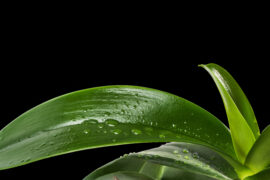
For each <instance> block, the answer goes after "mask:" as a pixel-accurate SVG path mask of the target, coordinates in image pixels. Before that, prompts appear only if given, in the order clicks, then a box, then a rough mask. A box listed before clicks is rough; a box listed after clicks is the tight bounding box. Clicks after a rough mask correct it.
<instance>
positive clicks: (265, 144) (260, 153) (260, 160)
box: [245, 125, 270, 178]
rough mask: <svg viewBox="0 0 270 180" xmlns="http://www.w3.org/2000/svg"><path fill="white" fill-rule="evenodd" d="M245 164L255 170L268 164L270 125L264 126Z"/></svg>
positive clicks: (269, 163)
mask: <svg viewBox="0 0 270 180" xmlns="http://www.w3.org/2000/svg"><path fill="white" fill-rule="evenodd" d="M245 164H246V165H247V166H248V167H250V168H251V169H253V170H254V171H256V172H259V171H261V170H263V169H264V168H266V167H269V166H270V125H268V126H267V127H266V128H265V130H264V131H263V132H262V134H261V136H260V137H259V138H258V139H257V141H256V142H255V144H254V146H253V147H252V149H251V150H250V152H249V154H248V156H247V159H246V163H245ZM269 178H270V176H269Z"/></svg>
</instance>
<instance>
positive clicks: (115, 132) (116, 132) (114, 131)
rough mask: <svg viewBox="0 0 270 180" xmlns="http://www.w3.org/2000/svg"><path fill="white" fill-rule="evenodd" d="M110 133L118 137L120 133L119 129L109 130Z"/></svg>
mask: <svg viewBox="0 0 270 180" xmlns="http://www.w3.org/2000/svg"><path fill="white" fill-rule="evenodd" d="M111 132H112V133H113V134H115V135H118V134H120V133H121V132H122V131H121V130H120V129H114V130H111Z"/></svg>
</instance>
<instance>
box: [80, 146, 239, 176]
mask: <svg viewBox="0 0 270 180" xmlns="http://www.w3.org/2000/svg"><path fill="white" fill-rule="evenodd" d="M121 172H132V173H133V174H137V175H144V176H147V177H149V178H151V179H155V180H156V179H172V180H173V179H191V180H193V179H220V180H228V179H237V178H238V175H237V174H236V172H235V170H234V168H233V167H232V166H231V165H230V164H228V162H227V161H226V160H225V159H224V158H223V157H222V156H220V154H218V153H216V152H215V151H213V150H211V149H209V148H207V147H204V146H202V145H196V144H188V143H168V144H165V145H163V146H161V147H158V148H154V149H150V150H146V151H142V152H139V153H132V154H129V155H126V156H124V157H122V158H120V159H117V160H115V161H113V162H111V163H109V164H107V165H105V166H103V167H101V168H99V169H97V170H96V171H94V172H93V173H91V174H90V175H89V176H87V177H86V178H85V180H94V179H103V178H104V177H106V178H108V179H109V178H111V179H112V177H113V176H116V175H115V174H116V173H118V174H119V173H121ZM116 177H118V176H116ZM119 179H120V178H119Z"/></svg>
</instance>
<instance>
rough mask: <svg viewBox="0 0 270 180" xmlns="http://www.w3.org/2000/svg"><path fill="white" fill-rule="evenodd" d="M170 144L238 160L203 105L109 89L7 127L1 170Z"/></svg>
mask: <svg viewBox="0 0 270 180" xmlns="http://www.w3.org/2000/svg"><path fill="white" fill-rule="evenodd" d="M217 135H218V140H219V141H218V142H217ZM171 141H187V142H196V143H198V144H204V145H206V146H209V147H212V148H214V149H217V150H218V151H221V152H224V153H225V154H228V155H229V156H232V157H235V154H234V151H233V146H232V142H231V137H230V132H229V130H228V129H227V128H226V127H225V125H224V124H222V123H221V122H220V121H219V120H218V119H217V118H216V117H214V116H213V115H211V114H210V113H208V112H207V111H205V110H204V109H202V108H200V107H199V106H197V105H195V104H193V103H191V102H189V101H187V100H185V99H183V98H180V97H177V96H174V95H172V94H169V93H165V92H161V91H158V90H153V89H149V88H142V87H135V86H105V87H98V88H91V89H86V90H81V91H77V92H73V93H69V94H66V95H63V96H60V97H57V98H54V99H52V100H49V101H47V102H45V103H43V104H41V105H39V106H37V107H35V108H33V109H31V110H30V111H28V112H26V113H24V114H22V115H21V116H19V117H18V118H17V119H15V120H14V121H13V122H11V123H10V124H9V125H7V126H6V127H5V128H4V129H2V130H1V131H0V169H7V168H11V167H15V166H19V165H23V164H27V163H30V162H34V161H37V160H40V159H44V158H48V157H52V156H56V155H60V154H65V153H70V152H74V151H79V150H84V149H91V148H97V147H104V146H112V145H121V144H131V143H144V142H171Z"/></svg>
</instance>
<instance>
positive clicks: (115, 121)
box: [105, 119, 119, 127]
mask: <svg viewBox="0 0 270 180" xmlns="http://www.w3.org/2000/svg"><path fill="white" fill-rule="evenodd" d="M105 123H106V124H107V125H108V126H110V127H114V126H116V125H118V124H119V122H118V121H117V120H115V119H107V120H106V121H105Z"/></svg>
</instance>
